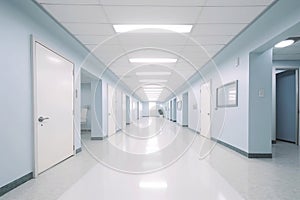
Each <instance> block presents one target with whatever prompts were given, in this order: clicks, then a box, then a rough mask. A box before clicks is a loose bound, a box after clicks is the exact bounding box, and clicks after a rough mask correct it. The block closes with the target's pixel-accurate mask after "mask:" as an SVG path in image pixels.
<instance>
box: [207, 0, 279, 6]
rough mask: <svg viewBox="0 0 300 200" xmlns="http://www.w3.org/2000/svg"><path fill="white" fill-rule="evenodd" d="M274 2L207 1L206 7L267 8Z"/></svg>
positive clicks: (260, 0) (258, 0) (270, 0)
mask: <svg viewBox="0 0 300 200" xmlns="http://www.w3.org/2000/svg"><path fill="white" fill-rule="evenodd" d="M273 1H274V0H250V1H245V0H225V1H224V0H208V1H207V3H206V5H207V6H267V5H270V4H271V3H272V2H273Z"/></svg>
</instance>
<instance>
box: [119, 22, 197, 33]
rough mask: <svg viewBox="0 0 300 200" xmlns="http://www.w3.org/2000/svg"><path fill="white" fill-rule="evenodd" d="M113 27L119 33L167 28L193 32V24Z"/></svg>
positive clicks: (164, 29) (175, 30)
mask: <svg viewBox="0 0 300 200" xmlns="http://www.w3.org/2000/svg"><path fill="white" fill-rule="evenodd" d="M113 27H114V29H115V31H116V32H117V33H125V32H130V31H138V30H141V31H143V32H153V29H156V32H165V31H166V30H167V31H171V32H176V33H189V32H191V30H192V28H193V25H184V24H181V25H157V24H152V25H151V24H114V25H113Z"/></svg>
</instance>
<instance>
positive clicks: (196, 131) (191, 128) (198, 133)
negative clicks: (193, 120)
mask: <svg viewBox="0 0 300 200" xmlns="http://www.w3.org/2000/svg"><path fill="white" fill-rule="evenodd" d="M187 127H188V126H187ZM188 129H189V130H191V131H193V132H196V133H197V134H200V132H199V131H196V130H194V129H192V128H190V127H188Z"/></svg>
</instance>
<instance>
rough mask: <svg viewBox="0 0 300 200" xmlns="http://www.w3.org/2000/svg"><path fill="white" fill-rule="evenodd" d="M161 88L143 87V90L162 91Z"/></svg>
mask: <svg viewBox="0 0 300 200" xmlns="http://www.w3.org/2000/svg"><path fill="white" fill-rule="evenodd" d="M162 90H163V89H162V88H144V91H162Z"/></svg>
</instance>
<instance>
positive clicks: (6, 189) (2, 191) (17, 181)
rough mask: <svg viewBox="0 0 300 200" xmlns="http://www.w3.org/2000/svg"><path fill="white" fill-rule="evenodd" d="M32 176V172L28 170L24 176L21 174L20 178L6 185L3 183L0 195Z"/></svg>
mask: <svg viewBox="0 0 300 200" xmlns="http://www.w3.org/2000/svg"><path fill="white" fill-rule="evenodd" d="M32 178H33V173H32V172H30V173H29V174H26V175H25V176H22V177H21V178H18V179H17V180H15V181H13V182H10V183H8V184H7V185H4V186H3V187H1V188H0V197H1V196H3V195H4V194H6V193H7V192H9V191H11V190H13V189H15V188H16V187H18V186H20V185H22V184H23V183H25V182H27V181H29V180H30V179H32Z"/></svg>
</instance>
